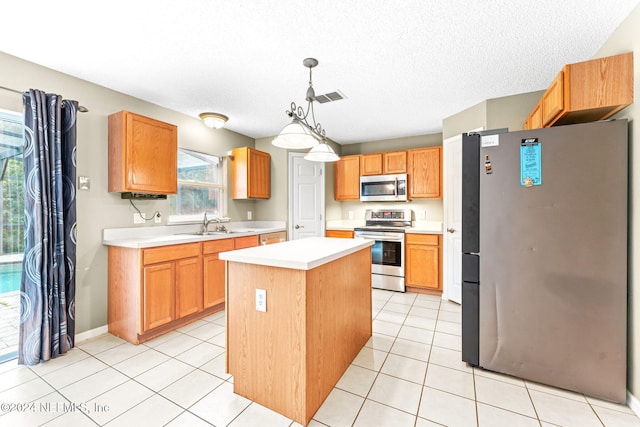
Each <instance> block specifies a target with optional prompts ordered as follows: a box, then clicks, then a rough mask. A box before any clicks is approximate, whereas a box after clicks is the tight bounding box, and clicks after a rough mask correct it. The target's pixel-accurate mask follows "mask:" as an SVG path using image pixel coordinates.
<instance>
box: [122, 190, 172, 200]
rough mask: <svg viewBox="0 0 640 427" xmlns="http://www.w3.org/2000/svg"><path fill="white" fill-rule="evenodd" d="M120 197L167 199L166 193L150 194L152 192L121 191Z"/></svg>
mask: <svg viewBox="0 0 640 427" xmlns="http://www.w3.org/2000/svg"><path fill="white" fill-rule="evenodd" d="M120 197H121V198H123V199H135V200H165V199H166V198H167V195H166V194H150V193H131V192H128V193H120Z"/></svg>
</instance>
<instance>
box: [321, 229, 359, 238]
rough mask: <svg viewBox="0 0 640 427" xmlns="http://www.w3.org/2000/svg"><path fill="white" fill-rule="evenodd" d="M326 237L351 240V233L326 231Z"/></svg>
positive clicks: (346, 231)
mask: <svg viewBox="0 0 640 427" xmlns="http://www.w3.org/2000/svg"><path fill="white" fill-rule="evenodd" d="M325 236H326V237H341V238H343V239H353V231H350V230H327V231H326V232H325Z"/></svg>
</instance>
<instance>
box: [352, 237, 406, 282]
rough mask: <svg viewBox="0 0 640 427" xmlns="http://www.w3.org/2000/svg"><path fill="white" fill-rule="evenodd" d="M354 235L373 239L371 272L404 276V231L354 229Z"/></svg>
mask: <svg viewBox="0 0 640 427" xmlns="http://www.w3.org/2000/svg"><path fill="white" fill-rule="evenodd" d="M355 237H356V238H360V239H369V240H374V244H373V246H372V247H371V273H372V274H384V275H388V276H398V277H404V253H403V252H404V248H403V247H404V233H390V232H372V231H356V232H355Z"/></svg>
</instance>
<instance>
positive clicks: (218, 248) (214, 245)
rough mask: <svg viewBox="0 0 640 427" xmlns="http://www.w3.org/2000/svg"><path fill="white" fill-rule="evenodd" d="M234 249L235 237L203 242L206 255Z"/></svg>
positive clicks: (203, 251) (203, 250)
mask: <svg viewBox="0 0 640 427" xmlns="http://www.w3.org/2000/svg"><path fill="white" fill-rule="evenodd" d="M233 249H234V246H233V239H221V240H211V241H208V242H204V243H203V244H202V253H203V254H205V255H207V254H214V253H218V252H226V251H232V250H233Z"/></svg>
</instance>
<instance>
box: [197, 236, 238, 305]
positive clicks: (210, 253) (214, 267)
mask: <svg viewBox="0 0 640 427" xmlns="http://www.w3.org/2000/svg"><path fill="white" fill-rule="evenodd" d="M234 240H235V239H222V240H211V241H209V242H204V243H203V244H202V253H203V254H204V268H203V270H204V308H209V307H213V306H214V305H217V304H221V303H223V302H224V301H225V283H224V282H225V261H223V260H221V259H219V257H218V254H219V253H220V252H225V251H232V250H233V249H234V248H235V245H234Z"/></svg>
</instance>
